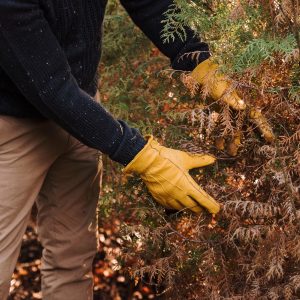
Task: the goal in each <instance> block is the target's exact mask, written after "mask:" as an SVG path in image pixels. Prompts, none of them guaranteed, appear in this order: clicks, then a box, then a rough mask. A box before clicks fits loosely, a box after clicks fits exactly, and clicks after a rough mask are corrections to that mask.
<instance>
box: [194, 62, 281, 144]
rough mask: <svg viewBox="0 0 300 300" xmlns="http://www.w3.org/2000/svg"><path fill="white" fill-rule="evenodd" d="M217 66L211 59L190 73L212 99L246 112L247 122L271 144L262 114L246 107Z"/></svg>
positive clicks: (268, 129)
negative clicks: (253, 125) (205, 88)
mask: <svg viewBox="0 0 300 300" xmlns="http://www.w3.org/2000/svg"><path fill="white" fill-rule="evenodd" d="M218 68H219V67H218V65H217V64H215V63H214V62H213V60H212V59H207V60H205V61H203V62H202V63H200V64H199V65H198V66H197V67H196V68H195V69H194V70H193V71H192V73H191V76H192V77H193V78H194V79H195V80H196V81H197V82H198V83H199V84H201V85H205V86H206V87H208V92H209V95H210V96H211V97H212V99H214V100H216V101H218V100H221V101H223V102H224V103H227V104H228V105H229V106H230V107H232V108H233V109H234V110H247V111H248V116H249V120H250V121H251V122H252V123H253V124H255V126H256V127H257V128H258V129H259V131H260V132H261V134H262V136H263V137H264V139H265V140H266V141H267V142H269V143H271V142H273V141H274V140H275V138H276V137H275V135H274V133H273V131H272V127H271V126H270V124H269V123H268V121H267V119H266V118H265V117H264V116H263V115H262V113H261V112H260V111H259V110H258V109H256V108H254V107H248V105H247V104H246V103H245V102H244V100H242V99H241V98H240V97H239V95H238V94H237V92H236V90H235V89H234V88H233V87H232V83H231V82H230V81H229V80H227V79H226V78H225V76H224V75H222V74H221V73H220V72H218Z"/></svg>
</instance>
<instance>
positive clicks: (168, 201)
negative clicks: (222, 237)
mask: <svg viewBox="0 0 300 300" xmlns="http://www.w3.org/2000/svg"><path fill="white" fill-rule="evenodd" d="M215 160H216V159H215V158H214V157H213V156H210V155H206V154H189V153H186V152H183V151H178V150H174V149H170V148H166V147H163V146H161V145H160V144H159V143H158V142H156V141H155V140H154V139H153V137H152V136H150V137H149V139H148V143H147V144H146V146H145V147H144V148H143V149H142V150H141V151H140V152H139V153H138V154H137V155H136V157H135V158H134V159H133V161H132V162H130V163H129V165H127V167H125V169H124V172H125V173H131V172H135V173H137V174H139V175H140V176H141V178H142V180H143V181H144V182H145V184H146V186H147V188H148V190H149V192H150V193H151V194H152V196H153V197H154V198H155V199H156V200H157V201H158V202H159V203H160V204H161V205H163V206H165V207H167V208H171V209H177V210H182V209H185V208H187V209H190V210H192V211H193V212H195V213H200V212H201V207H205V208H206V209H207V210H208V211H209V212H210V213H212V214H216V213H218V212H219V210H220V205H219V203H218V202H217V201H216V200H214V199H213V198H212V197H211V196H210V195H208V194H207V193H206V192H205V191H203V190H202V189H201V188H200V187H199V186H198V184H197V183H196V182H195V181H194V180H193V178H192V177H191V176H190V175H189V173H188V171H189V170H190V169H193V168H199V167H204V166H207V165H210V164H212V163H214V162H215Z"/></svg>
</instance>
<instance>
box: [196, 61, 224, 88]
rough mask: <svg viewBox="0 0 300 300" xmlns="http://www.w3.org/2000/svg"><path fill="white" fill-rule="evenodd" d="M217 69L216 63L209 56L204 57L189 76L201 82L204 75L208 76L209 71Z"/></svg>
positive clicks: (212, 71)
mask: <svg viewBox="0 0 300 300" xmlns="http://www.w3.org/2000/svg"><path fill="white" fill-rule="evenodd" d="M217 69H218V65H217V64H216V63H214V62H213V61H212V59H211V58H209V59H206V60H205V61H203V62H202V63H201V64H199V65H198V66H197V67H196V68H195V69H194V70H193V71H192V73H191V76H192V77H193V78H194V79H195V80H196V81H197V82H199V83H200V84H203V82H204V80H205V77H206V76H210V75H209V73H211V74H213V73H214V72H216V71H217Z"/></svg>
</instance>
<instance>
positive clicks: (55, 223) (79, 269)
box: [37, 138, 99, 300]
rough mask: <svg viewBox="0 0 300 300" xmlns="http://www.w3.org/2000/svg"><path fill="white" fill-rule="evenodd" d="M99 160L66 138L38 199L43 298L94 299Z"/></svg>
mask: <svg viewBox="0 0 300 300" xmlns="http://www.w3.org/2000/svg"><path fill="white" fill-rule="evenodd" d="M97 158H98V155H97V151H96V150H93V149H91V148H88V147H86V146H84V145H82V144H81V143H79V142H78V141H77V140H76V139H74V138H70V148H69V149H68V151H67V152H66V153H65V154H64V155H62V156H61V157H59V158H58V159H57V160H56V161H55V163H54V164H53V165H52V167H51V168H50V170H49V172H48V174H47V177H46V179H45V182H44V185H43V187H42V190H41V193H40V195H39V197H38V201H37V205H38V234H39V238H40V240H41V242H42V245H43V247H44V251H43V258H42V294H43V299H44V300H50V299H51V300H67V299H72V300H87V299H92V295H93V290H92V286H93V276H92V262H93V258H94V255H95V253H96V233H95V230H96V222H95V216H96V206H97V202H98V195H99V177H98V175H97V174H98V159H97Z"/></svg>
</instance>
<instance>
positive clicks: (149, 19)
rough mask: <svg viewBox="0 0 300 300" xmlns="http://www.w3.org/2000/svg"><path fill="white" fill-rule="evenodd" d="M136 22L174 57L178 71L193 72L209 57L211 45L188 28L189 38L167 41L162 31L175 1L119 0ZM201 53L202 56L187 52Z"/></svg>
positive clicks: (158, 45)
mask: <svg viewBox="0 0 300 300" xmlns="http://www.w3.org/2000/svg"><path fill="white" fill-rule="evenodd" d="M120 1H121V4H122V5H123V6H124V8H125V9H126V10H127V12H128V14H129V15H130V17H131V18H132V20H133V21H134V22H135V24H136V25H137V26H138V27H139V28H140V29H141V30H142V31H143V32H144V33H145V34H146V36H147V37H148V38H149V39H150V40H151V41H152V42H153V43H154V44H155V46H156V47H157V48H158V49H159V50H160V51H161V52H162V53H163V54H165V55H166V56H167V57H169V58H170V60H171V65H172V67H173V68H174V69H175V70H183V71H192V70H193V69H194V68H195V67H196V66H197V65H198V64H199V63H200V62H202V61H204V60H206V59H208V58H209V57H210V54H209V47H208V45H207V44H206V43H204V42H202V41H201V39H200V38H199V37H198V36H197V35H196V34H195V32H194V31H193V30H192V29H191V28H188V27H185V31H186V40H185V41H182V40H181V39H180V38H179V37H177V38H176V39H175V40H174V41H173V42H170V43H164V42H163V40H162V38H161V34H162V30H163V28H164V24H163V23H162V21H163V20H164V18H165V16H164V13H165V12H166V11H167V10H168V8H169V7H170V6H171V5H173V4H174V1H173V0H120ZM191 52H198V53H199V55H196V56H195V55H184V54H188V53H191Z"/></svg>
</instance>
